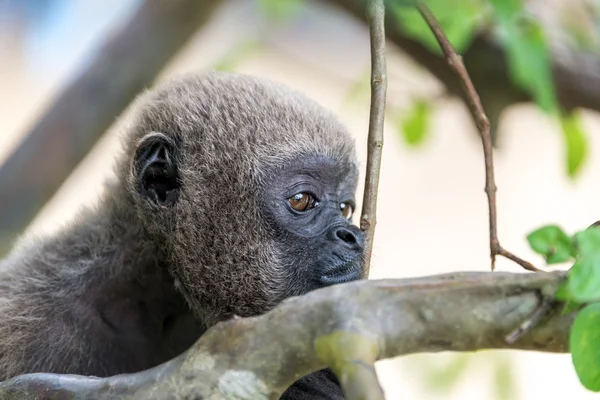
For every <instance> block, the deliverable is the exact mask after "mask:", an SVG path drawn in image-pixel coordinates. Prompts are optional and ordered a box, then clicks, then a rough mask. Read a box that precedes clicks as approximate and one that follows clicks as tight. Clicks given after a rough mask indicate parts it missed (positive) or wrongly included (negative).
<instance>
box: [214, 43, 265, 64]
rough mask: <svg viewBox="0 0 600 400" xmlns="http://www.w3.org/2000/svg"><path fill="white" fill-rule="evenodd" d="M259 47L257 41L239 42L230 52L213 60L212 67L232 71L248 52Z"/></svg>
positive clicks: (250, 52)
mask: <svg viewBox="0 0 600 400" xmlns="http://www.w3.org/2000/svg"><path fill="white" fill-rule="evenodd" d="M259 47H260V44H259V42H258V41H255V40H246V41H243V42H240V43H239V44H238V45H237V46H235V47H234V48H233V49H232V50H231V51H230V52H228V53H227V54H225V55H224V56H223V57H221V58H220V59H219V60H217V61H216V62H215V64H214V65H213V66H212V69H215V70H217V71H233V70H235V68H236V67H237V66H238V65H239V64H240V63H241V62H242V61H243V60H244V59H245V58H246V57H248V56H249V55H250V54H252V53H253V52H254V51H256V50H257V49H258V48H259Z"/></svg>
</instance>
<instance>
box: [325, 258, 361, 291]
mask: <svg viewBox="0 0 600 400" xmlns="http://www.w3.org/2000/svg"><path fill="white" fill-rule="evenodd" d="M361 277H362V268H361V263H360V256H356V257H354V258H351V259H350V260H348V261H346V262H344V263H342V264H340V265H337V266H335V267H333V268H330V269H328V270H327V271H325V273H324V274H323V275H322V276H321V282H322V283H324V284H326V285H334V284H338V283H346V282H351V281H356V280H358V279H360V278H361Z"/></svg>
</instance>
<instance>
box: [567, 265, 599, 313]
mask: <svg viewBox="0 0 600 400" xmlns="http://www.w3.org/2000/svg"><path fill="white" fill-rule="evenodd" d="M567 289H568V298H569V299H571V300H573V301H575V302H577V303H580V304H581V303H588V302H591V301H596V300H599V299H600V257H581V258H579V259H578V260H577V262H576V263H575V264H574V265H573V267H572V268H571V269H570V270H569V279H568V283H567Z"/></svg>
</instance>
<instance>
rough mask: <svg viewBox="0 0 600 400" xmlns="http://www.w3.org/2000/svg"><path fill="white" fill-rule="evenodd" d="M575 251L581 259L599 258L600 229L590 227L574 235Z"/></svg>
mask: <svg viewBox="0 0 600 400" xmlns="http://www.w3.org/2000/svg"><path fill="white" fill-rule="evenodd" d="M575 250H576V252H577V254H578V255H580V256H583V257H586V256H587V257H599V258H600V227H597V226H594V227H590V228H588V229H586V230H584V231H581V232H577V233H576V234H575Z"/></svg>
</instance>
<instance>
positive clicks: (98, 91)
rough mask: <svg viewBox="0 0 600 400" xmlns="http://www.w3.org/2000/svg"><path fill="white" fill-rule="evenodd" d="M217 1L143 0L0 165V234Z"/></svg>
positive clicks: (28, 213) (16, 229) (26, 215)
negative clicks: (0, 165) (128, 19)
mask: <svg viewBox="0 0 600 400" xmlns="http://www.w3.org/2000/svg"><path fill="white" fill-rule="evenodd" d="M218 3H220V0H202V1H199V0H146V1H145V2H144V3H143V4H142V5H141V6H140V9H139V10H138V11H137V13H136V14H135V15H134V16H133V17H132V19H131V20H130V21H128V22H127V23H125V24H124V25H123V28H122V29H121V30H120V31H119V32H118V33H117V34H115V35H114V36H112V37H110V38H109V39H108V40H107V41H106V42H105V43H104V45H102V46H101V48H100V49H99V50H98V51H97V53H95V56H94V57H93V58H92V59H91V60H90V62H89V65H90V66H89V68H87V69H86V70H84V71H83V73H82V74H81V75H79V76H78V77H76V78H75V79H74V80H73V81H72V82H71V83H70V84H69V85H68V86H67V87H66V88H65V90H64V91H63V93H62V94H61V95H60V96H59V97H58V99H57V100H56V101H55V102H54V103H53V105H52V106H51V107H50V108H49V109H48V110H47V111H46V113H45V114H44V115H43V116H42V117H41V119H40V120H39V121H38V122H37V123H36V125H35V126H34V127H33V128H32V129H31V131H30V132H29V133H28V134H27V135H26V137H25V140H24V141H23V143H22V144H21V145H20V147H19V148H18V149H17V150H16V151H15V152H14V153H13V154H12V155H11V156H10V157H9V158H8V159H7V160H6V162H5V163H4V165H3V166H2V167H1V169H0V188H2V190H1V191H0V241H1V240H2V239H3V238H2V234H5V235H11V236H13V235H18V234H19V233H20V232H21V231H22V230H23V229H24V228H25V227H26V226H27V225H28V224H29V222H30V221H31V219H32V218H33V217H34V216H35V214H36V213H37V212H38V211H39V209H40V208H41V207H42V205H44V203H46V201H47V200H48V199H49V198H50V197H51V196H52V195H53V194H54V193H55V192H56V190H58V188H59V187H60V185H61V184H62V183H63V181H64V179H65V178H66V177H67V176H68V175H69V174H70V173H71V171H72V170H73V168H75V166H76V165H77V164H78V163H79V162H80V161H81V160H82V159H83V157H84V156H85V155H86V154H87V153H88V151H89V150H90V149H91V148H92V147H93V146H94V144H95V143H96V141H97V140H98V139H99V138H100V136H101V135H102V134H103V133H104V132H105V131H106V130H107V129H108V127H109V126H110V125H111V124H112V123H113V122H114V120H115V118H116V117H117V116H118V115H119V114H120V113H121V112H122V111H123V110H124V109H125V108H126V107H127V106H128V105H129V103H130V102H131V100H132V99H133V98H134V97H135V96H137V95H138V94H139V93H140V92H141V91H142V90H143V89H144V88H145V87H146V86H148V85H149V84H150V83H151V82H152V81H153V80H154V78H155V77H156V76H157V74H158V73H159V72H160V70H161V69H162V68H163V66H164V65H165V64H166V63H167V61H169V60H170V59H171V57H172V56H173V55H174V54H176V53H177V52H178V50H179V49H180V48H181V47H182V46H183V44H184V43H185V42H186V40H187V39H188V38H189V37H191V35H192V34H193V33H194V32H196V31H197V30H198V28H199V26H200V25H201V24H202V23H203V22H205V21H206V20H208V18H209V17H210V14H211V11H212V10H213V8H215V6H216V5H217V4H218Z"/></svg>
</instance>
